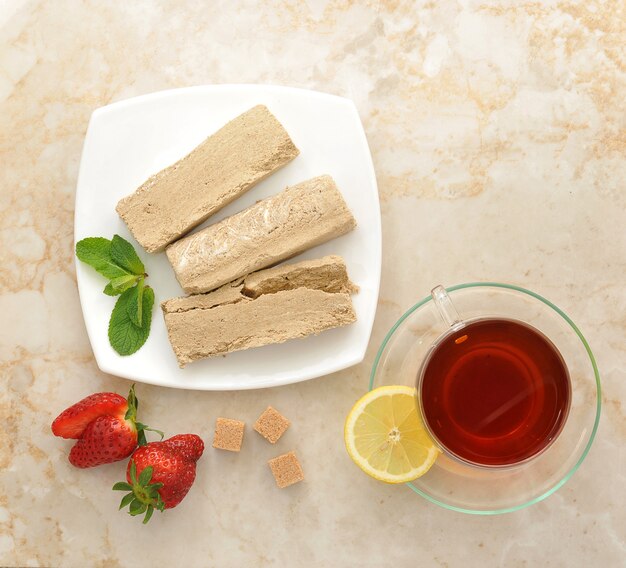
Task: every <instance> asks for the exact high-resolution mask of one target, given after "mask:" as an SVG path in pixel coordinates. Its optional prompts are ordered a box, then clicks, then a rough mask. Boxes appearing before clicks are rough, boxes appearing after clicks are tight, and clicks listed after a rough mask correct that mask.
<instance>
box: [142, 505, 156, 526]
mask: <svg viewBox="0 0 626 568" xmlns="http://www.w3.org/2000/svg"><path fill="white" fill-rule="evenodd" d="M153 512H154V507H153V506H152V505H148V510H147V511H146V516H145V517H144V518H143V524H144V525H145V524H146V523H147V522H148V521H149V520H150V518H151V517H152V513H153Z"/></svg>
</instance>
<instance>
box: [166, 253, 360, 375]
mask: <svg viewBox="0 0 626 568" xmlns="http://www.w3.org/2000/svg"><path fill="white" fill-rule="evenodd" d="M305 273H306V274H305ZM278 274H280V276H281V277H280V278H278V277H277V275H278ZM295 281H297V282H298V283H299V286H298V287H296V288H294V287H293V284H294V282H295ZM270 284H271V286H270ZM354 290H356V286H355V285H354V284H352V282H350V279H349V278H348V273H347V270H346V265H345V262H344V260H343V259H342V258H341V257H340V256H326V257H323V258H321V259H315V260H304V261H301V262H296V263H291V264H285V265H281V266H278V267H276V268H270V269H266V270H261V271H259V272H256V273H253V274H250V275H249V276H247V277H246V278H244V279H243V280H240V281H239V282H237V283H230V284H226V285H224V286H222V287H221V288H218V289H217V290H214V291H213V292H209V293H208V294H197V295H194V296H186V297H182V298H172V299H170V300H166V301H164V302H163V303H162V304H161V308H162V309H163V315H164V318H165V325H166V327H167V332H168V336H169V340H170V343H171V344H172V348H173V349H174V353H175V355H176V357H177V359H178V363H179V365H180V366H181V367H184V366H185V365H186V364H187V363H191V362H192V361H195V360H198V359H204V358H207V357H213V356H215V355H222V354H226V353H229V352H231V351H237V350H240V349H248V348H250V347H260V346H261V345H268V344H271V343H281V342H283V341H287V340H288V339H295V338H297V337H304V336H305V335H309V334H311V333H320V332H321V331H324V330H326V329H331V328H333V327H338V326H341V325H347V324H349V323H352V322H353V321H355V320H356V314H355V313H354V309H353V307H352V300H351V299H350V296H349V294H348V293H346V292H347V291H354Z"/></svg>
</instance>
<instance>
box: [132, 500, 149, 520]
mask: <svg viewBox="0 0 626 568" xmlns="http://www.w3.org/2000/svg"><path fill="white" fill-rule="evenodd" d="M147 508H148V505H146V504H145V503H142V502H141V501H139V499H133V500H132V501H131V502H130V507H129V513H130V514H131V515H132V516H133V517H134V516H136V515H141V513H143V512H145V510H146V509H147Z"/></svg>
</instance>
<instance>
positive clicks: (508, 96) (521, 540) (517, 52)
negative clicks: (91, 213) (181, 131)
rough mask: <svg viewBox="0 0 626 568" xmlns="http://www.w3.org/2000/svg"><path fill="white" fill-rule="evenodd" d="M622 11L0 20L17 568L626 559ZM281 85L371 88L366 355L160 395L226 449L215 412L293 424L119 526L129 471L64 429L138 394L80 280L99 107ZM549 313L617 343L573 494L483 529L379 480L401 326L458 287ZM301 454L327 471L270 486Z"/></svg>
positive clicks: (487, 6)
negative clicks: (83, 214)
mask: <svg viewBox="0 0 626 568" xmlns="http://www.w3.org/2000/svg"><path fill="white" fill-rule="evenodd" d="M624 10H625V7H624V4H623V3H622V2H601V1H598V0H590V1H587V2H584V3H582V2H578V1H570V0H564V1H562V2H552V1H545V2H517V1H516V0H510V1H509V0H505V1H499V0H498V1H495V0H484V1H480V2H478V1H476V2H475V1H472V0H465V1H458V2H457V1H452V0H449V1H448V0H446V1H440V2H421V1H420V2H414V1H413V0H405V1H402V0H381V1H375V0H371V1H365V0H363V1H349V0H342V1H337V2H334V1H326V0H317V1H316V0H306V1H305V0H288V1H285V2H282V1H281V2H279V1H271V2H269V1H268V2H260V1H259V2H251V1H250V2H232V1H231V0H221V1H212V2H187V3H183V2H168V1H159V2H152V1H148V0H144V1H135V2H122V1H117V2H105V1H97V0H85V1H78V0H76V1H74V0H63V1H59V2H43V1H22V0H5V1H4V2H2V3H1V4H0V162H1V164H2V167H0V200H1V207H0V217H1V219H2V224H1V227H0V314H1V316H0V317H1V320H0V321H1V322H2V325H0V371H1V376H2V385H3V387H2V389H1V392H0V417H1V419H2V428H0V565H2V566H55V567H56V566H59V567H74V566H76V567H84V566H107V567H112V566H134V565H137V564H139V565H148V564H150V563H156V564H159V565H168V566H169V565H171V566H178V565H185V566H192V567H195V566H220V567H222V566H225V567H230V566H233V567H238V566H332V567H343V566H355V565H359V566H376V567H378V566H393V567H400V566H414V565H424V566H442V567H456V566H502V567H505V566H506V567H507V568H509V567H517V566H520V567H521V566H551V567H559V566H568V567H570V566H591V565H593V566H606V567H613V566H619V565H623V562H624V558H625V557H626V513H625V511H626V508H625V507H624V492H623V488H624V484H625V482H626V417H625V412H626V411H625V410H624V404H623V403H624V401H626V381H624V370H625V363H624V361H625V360H626V347H625V346H626V315H625V314H626V289H625V286H624V274H625V273H626V231H624V227H625V226H626V187H625V185H624V178H625V174H626V130H625V123H624V100H626V60H625V59H624V42H625V41H626V13H625V12H624ZM243 82H245V83H272V84H283V85H289V86H297V87H304V88H311V89H316V90H321V91H327V92H330V93H334V94H338V95H342V96H346V97H350V98H352V99H353V100H354V101H355V103H356V105H357V107H358V109H359V113H360V115H361V118H362V121H363V124H364V126H365V131H366V133H367V137H368V140H369V143H370V147H371V150H372V154H373V158H374V163H375V167H376V172H377V177H378V182H379V190H380V200H381V207H382V215H383V219H382V221H383V239H384V245H383V246H384V248H383V277H382V283H381V294H380V302H379V306H378V313H377V317H376V321H375V324H374V330H373V335H372V340H371V344H370V347H369V349H368V352H367V355H366V358H365V361H364V362H363V363H362V364H360V365H357V366H356V367H353V368H351V369H349V370H346V371H343V372H340V373H336V374H334V375H331V376H327V377H324V378H320V379H317V380H312V381H308V382H305V383H301V384H297V385H291V386H287V387H282V388H277V389H273V390H265V391H247V392H236V393H224V392H221V393H211V392H188V391H182V390H171V389H165V388H158V387H151V386H147V385H138V394H139V396H140V398H141V399H142V403H143V409H142V410H143V411H144V414H143V418H144V420H145V422H147V423H149V424H150V423H155V424H156V423H158V425H159V426H161V427H162V428H163V429H165V430H166V431H167V432H171V433H174V432H186V431H191V432H197V433H199V434H202V435H203V437H204V438H205V440H209V439H210V437H211V433H212V428H213V423H214V420H215V418H216V417H217V416H219V415H223V416H228V417H237V418H241V419H243V420H246V421H247V422H248V423H251V422H252V421H253V420H254V419H255V418H256V416H257V415H258V413H259V412H260V410H262V409H263V408H264V407H265V406H266V405H267V404H272V405H274V406H276V407H277V408H279V409H281V408H282V409H289V415H290V417H291V418H292V420H293V423H294V426H293V427H292V428H291V429H290V431H289V432H288V433H287V434H286V436H285V439H284V440H283V441H281V446H280V448H278V447H276V448H274V447H269V445H268V444H265V443H264V442H263V441H262V440H260V439H259V440H257V439H255V437H254V436H253V435H252V433H251V430H248V438H247V441H248V442H249V444H248V447H247V448H246V449H247V451H246V452H242V453H241V454H240V455H223V453H220V452H217V451H215V450H212V449H210V448H209V449H208V450H207V455H206V458H204V461H203V462H201V467H200V469H199V474H198V479H197V481H196V485H195V486H194V488H193V490H192V491H193V493H192V494H190V496H189V497H188V498H187V500H186V501H185V502H183V504H182V505H181V506H180V507H178V508H177V509H174V510H172V511H168V512H167V514H165V515H163V516H158V517H155V519H153V521H151V525H152V526H149V527H148V528H146V527H143V526H140V524H139V523H137V522H136V520H135V519H131V518H130V517H129V516H128V515H125V514H122V513H119V512H117V511H116V499H115V496H114V495H112V493H111V491H109V487H110V486H111V485H112V484H113V483H114V482H115V481H117V480H118V479H119V478H120V467H119V464H114V465H110V466H105V467H101V468H97V469H94V470H89V471H80V470H76V469H74V468H72V467H71V466H70V465H69V464H68V462H67V460H66V454H67V451H68V446H67V444H65V443H64V442H63V441H62V440H59V439H57V438H54V437H53V436H52V435H51V433H50V430H49V426H50V423H51V421H52V419H53V418H54V417H55V416H56V414H57V413H58V412H59V411H60V410H62V409H63V408H65V407H66V406H68V405H69V404H71V403H73V402H74V401H75V400H77V399H78V398H81V397H82V396H85V395H87V394H89V393H92V392H96V391H101V390H115V391H118V392H122V393H123V392H125V391H127V389H128V386H129V383H128V382H127V381H125V380H122V379H119V378H116V377H113V376H108V375H105V374H103V373H101V372H100V371H99V370H98V368H97V366H96V364H95V362H94V359H93V356H92V352H91V348H90V346H89V342H88V339H87V335H86V332H85V328H84V324H83V320H82V316H81V312H80V307H79V302H78V294H77V290H76V283H75V274H74V265H73V209H74V193H75V187H76V177H77V171H78V164H79V160H80V154H81V148H82V144H83V140H84V136H85V130H86V127H87V123H88V120H89V116H90V114H91V112H92V111H93V110H94V109H95V108H97V107H99V106H102V105H105V104H108V103H110V102H113V101H117V100H120V99H124V98H127V97H131V96H135V95H140V94H144V93H149V92H152V91H157V90H161V89H169V88H174V87H180V86H188V85H197V84H213V83H243ZM477 280H493V281H504V282H510V283H514V284H518V285H521V286H524V287H527V288H530V289H532V290H535V291H537V292H539V293H541V294H543V295H545V296H546V297H548V298H550V299H551V300H553V301H554V302H555V303H557V304H558V305H559V306H560V307H562V308H563V309H564V310H565V311H566V312H567V313H569V314H570V315H571V317H572V318H573V319H574V320H575V321H576V322H577V324H578V325H579V327H580V328H581V329H582V330H583V332H584V333H585V334H586V337H587V338H588V340H589V342H590V344H591V346H592V348H593V349H594V351H595V354H596V357H597V360H598V364H599V368H600V372H601V375H602V380H603V390H604V392H603V401H602V402H603V416H602V421H601V424H600V429H599V432H598V436H597V439H596V442H595V444H594V447H593V448H592V450H591V452H590V453H589V455H588V457H587V460H586V461H585V463H584V464H583V465H582V467H581V468H580V470H579V471H578V472H577V473H576V474H575V475H574V477H573V478H572V479H571V480H570V481H569V482H568V483H567V484H566V485H565V486H564V487H562V488H561V489H560V490H559V491H558V492H557V493H556V494H554V495H553V496H551V497H549V498H548V499H547V500H545V501H543V502H541V503H539V504H537V505H535V506H533V507H531V508H528V509H524V510H522V511H519V512H517V513H511V514H507V515H502V516H498V517H473V516H468V515H462V514H459V513H453V512H450V511H446V510H443V509H440V508H437V507H436V506H435V505H432V504H430V503H428V502H426V501H424V500H422V499H420V498H419V497H417V496H416V495H414V494H413V493H411V492H410V490H409V489H407V488H405V487H402V486H399V487H398V486H386V485H383V484H380V483H378V482H376V481H374V480H372V479H369V478H368V477H367V476H365V475H363V474H361V473H360V472H359V470H358V469H357V468H356V467H355V466H354V465H353V463H352V462H351V461H350V459H349V457H348V456H347V455H346V452H345V450H344V448H343V441H342V435H341V430H342V425H343V420H344V417H345V416H346V413H347V412H348V410H349V409H350V408H351V406H352V404H353V403H354V401H355V400H356V399H357V398H358V397H359V396H360V395H361V394H362V393H363V392H364V391H365V389H366V387H367V378H368V374H369V369H370V367H371V364H372V361H373V357H374V355H375V352H376V350H377V348H378V345H379V344H380V342H381V340H382V338H383V336H384V334H385V333H386V331H387V330H388V329H389V327H390V326H391V325H392V323H393V322H394V321H395V320H396V319H397V318H398V317H399V316H400V314H401V313H402V312H403V311H404V310H405V309H406V308H407V307H409V306H410V305H412V304H413V303H414V302H415V301H416V300H417V299H419V298H421V297H423V296H425V295H426V294H427V293H428V290H429V289H430V288H431V287H432V286H433V285H435V284H437V283H444V284H446V285H452V284H455V283H460V282H466V281H477ZM292 447H293V448H296V449H297V450H298V452H299V454H300V455H301V457H302V462H303V466H304V468H305V472H306V476H307V480H306V482H305V483H302V484H299V485H298V486H295V487H293V488H291V489H290V490H284V491H279V490H277V489H276V488H275V487H274V486H273V480H272V479H271V477H270V476H269V473H268V470H267V466H266V465H265V461H266V460H267V459H268V458H270V457H273V456H274V455H275V454H276V453H277V450H283V449H284V450H285V451H287V450H288V449H291V448H292Z"/></svg>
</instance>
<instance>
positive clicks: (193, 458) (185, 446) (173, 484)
mask: <svg viewBox="0 0 626 568" xmlns="http://www.w3.org/2000/svg"><path fill="white" fill-rule="evenodd" d="M202 452H204V442H202V440H201V439H200V437H199V436H196V435H195V434H179V435H178V436H173V437H172V438H169V439H168V440H163V441H162V442H150V443H149V444H146V445H145V446H141V447H140V448H138V449H137V450H136V451H135V453H134V454H133V455H132V457H131V458H130V460H129V461H128V467H127V468H126V481H127V483H125V482H119V483H116V484H115V485H114V486H113V489H114V490H115V491H130V493H128V494H127V495H125V496H124V497H123V498H122V502H121V503H120V509H122V508H123V507H125V506H126V505H130V507H129V513H130V514H131V515H132V516H135V515H141V514H143V513H145V514H146V515H145V517H144V520H143V522H144V524H145V523H147V522H148V521H149V520H150V517H151V516H152V513H153V511H154V509H159V511H163V510H164V509H172V508H173V507H176V505H178V504H179V503H180V502H181V501H182V500H183V498H184V497H185V495H187V492H188V491H189V489H190V488H191V486H192V485H193V482H194V480H195V479H196V462H197V461H198V459H199V458H200V456H201V455H202Z"/></svg>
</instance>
